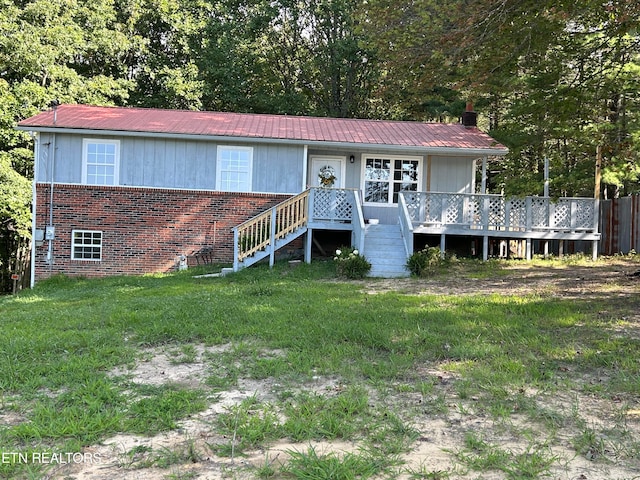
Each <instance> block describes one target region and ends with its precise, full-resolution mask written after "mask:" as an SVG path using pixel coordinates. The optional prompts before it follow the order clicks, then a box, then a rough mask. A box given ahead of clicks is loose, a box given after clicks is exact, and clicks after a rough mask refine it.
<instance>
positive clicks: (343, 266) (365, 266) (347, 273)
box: [333, 247, 371, 279]
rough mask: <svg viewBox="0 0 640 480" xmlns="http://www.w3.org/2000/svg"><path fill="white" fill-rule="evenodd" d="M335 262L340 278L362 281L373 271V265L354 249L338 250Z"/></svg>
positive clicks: (342, 248) (344, 248)
mask: <svg viewBox="0 0 640 480" xmlns="http://www.w3.org/2000/svg"><path fill="white" fill-rule="evenodd" d="M333 260H334V262H335V264H336V273H337V274H338V276H340V277H345V278H349V279H361V278H364V277H366V276H367V274H368V273H369V271H370V270H371V264H370V263H369V262H368V261H367V259H366V258H365V256H364V255H362V254H361V253H360V252H358V250H356V249H355V248H354V247H340V248H339V249H338V250H336V255H335V257H333Z"/></svg>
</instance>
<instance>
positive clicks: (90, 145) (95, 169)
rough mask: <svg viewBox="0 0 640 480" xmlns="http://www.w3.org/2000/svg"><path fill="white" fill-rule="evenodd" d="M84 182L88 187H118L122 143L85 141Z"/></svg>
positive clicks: (95, 140)
mask: <svg viewBox="0 0 640 480" xmlns="http://www.w3.org/2000/svg"><path fill="white" fill-rule="evenodd" d="M82 146H83V161H82V181H83V183H85V184H88V185H118V170H119V167H120V142H119V141H118V140H98V139H86V138H85V139H84V141H83V142H82Z"/></svg>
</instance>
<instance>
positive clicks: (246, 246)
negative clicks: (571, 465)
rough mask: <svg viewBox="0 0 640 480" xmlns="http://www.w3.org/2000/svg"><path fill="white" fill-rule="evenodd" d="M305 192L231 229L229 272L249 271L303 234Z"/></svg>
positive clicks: (304, 226)
mask: <svg viewBox="0 0 640 480" xmlns="http://www.w3.org/2000/svg"><path fill="white" fill-rule="evenodd" d="M308 215H309V190H306V191H304V192H302V193H300V194H298V195H296V196H294V197H291V198H289V199H287V200H285V201H284V202H281V203H279V204H278V205H276V206H274V207H272V208H270V209H269V210H267V211H265V212H263V213H261V214H260V215H257V216H255V217H253V218H251V219H249V220H247V221H246V222H244V223H242V224H240V225H238V226H237V227H235V228H234V229H233V244H234V255H233V258H234V260H233V270H234V271H238V270H239V269H240V268H244V267H249V266H251V265H253V264H254V263H257V262H259V261H260V260H262V259H264V258H267V257H269V264H270V265H271V266H273V263H274V258H275V252H276V251H277V250H278V249H280V248H282V247H283V246H285V245H286V244H287V243H289V242H292V241H293V240H295V239H296V238H298V237H299V236H301V235H304V234H305V233H306V232H307V225H308V222H309V217H308Z"/></svg>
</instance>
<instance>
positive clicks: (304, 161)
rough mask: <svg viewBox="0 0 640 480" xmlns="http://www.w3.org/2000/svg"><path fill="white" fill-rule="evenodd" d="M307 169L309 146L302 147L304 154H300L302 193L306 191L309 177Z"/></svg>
mask: <svg viewBox="0 0 640 480" xmlns="http://www.w3.org/2000/svg"><path fill="white" fill-rule="evenodd" d="M308 168H309V146H308V145H305V146H304V152H303V153H302V190H300V191H301V192H304V191H305V190H306V189H307V177H308V176H309V172H308V171H307V169H308Z"/></svg>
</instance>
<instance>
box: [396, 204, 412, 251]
mask: <svg viewBox="0 0 640 480" xmlns="http://www.w3.org/2000/svg"><path fill="white" fill-rule="evenodd" d="M398 217H399V223H400V233H402V240H404V249H405V253H406V254H407V258H409V257H410V256H411V255H413V221H412V220H411V214H410V213H409V207H407V200H406V198H404V193H403V192H400V195H398Z"/></svg>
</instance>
